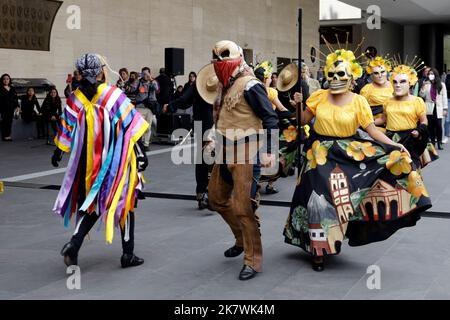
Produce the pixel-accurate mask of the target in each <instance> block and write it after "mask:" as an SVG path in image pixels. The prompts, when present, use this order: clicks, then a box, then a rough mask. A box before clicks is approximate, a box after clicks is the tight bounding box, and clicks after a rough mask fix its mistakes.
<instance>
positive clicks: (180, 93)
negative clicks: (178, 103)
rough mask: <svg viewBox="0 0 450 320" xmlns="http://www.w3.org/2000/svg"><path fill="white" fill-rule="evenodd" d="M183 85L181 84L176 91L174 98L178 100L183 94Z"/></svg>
mask: <svg viewBox="0 0 450 320" xmlns="http://www.w3.org/2000/svg"><path fill="white" fill-rule="evenodd" d="M183 88H184V87H183V86H182V85H179V86H178V88H177V90H176V91H175V94H174V95H173V100H177V99H179V98H181V97H182V96H183Z"/></svg>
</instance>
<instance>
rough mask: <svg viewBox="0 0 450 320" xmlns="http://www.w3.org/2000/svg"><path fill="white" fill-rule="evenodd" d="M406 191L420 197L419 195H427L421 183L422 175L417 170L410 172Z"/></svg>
mask: <svg viewBox="0 0 450 320" xmlns="http://www.w3.org/2000/svg"><path fill="white" fill-rule="evenodd" d="M408 192H409V193H411V194H412V195H413V196H414V197H416V198H420V197H421V196H425V197H428V196H429V195H428V192H427V189H426V188H425V185H424V184H423V180H422V177H421V176H420V174H418V173H417V171H413V172H411V173H410V174H409V176H408Z"/></svg>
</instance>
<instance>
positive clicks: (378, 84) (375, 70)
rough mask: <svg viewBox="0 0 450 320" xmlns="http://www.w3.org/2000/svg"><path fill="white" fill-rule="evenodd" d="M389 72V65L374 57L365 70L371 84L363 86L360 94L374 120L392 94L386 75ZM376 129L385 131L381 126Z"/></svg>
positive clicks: (381, 112) (377, 117)
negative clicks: (370, 110)
mask: <svg viewBox="0 0 450 320" xmlns="http://www.w3.org/2000/svg"><path fill="white" fill-rule="evenodd" d="M391 70H392V67H391V64H390V63H389V62H388V61H387V60H385V59H383V58H382V57H376V58H375V59H372V60H370V61H369V64H368V66H367V68H366V72H367V74H369V75H370V77H371V79H372V83H369V84H367V85H366V86H364V88H362V90H361V93H360V94H361V95H362V96H363V97H364V98H366V99H367V102H369V105H370V108H371V109H372V114H373V116H374V118H375V120H376V119H379V118H381V117H382V115H383V104H384V102H385V101H387V100H388V99H390V98H391V97H392V95H393V93H394V89H393V87H392V84H391V83H390V82H389V81H388V73H389V72H391ZM378 128H379V129H380V130H381V131H383V132H385V131H386V130H385V129H384V128H383V127H382V126H379V127H378Z"/></svg>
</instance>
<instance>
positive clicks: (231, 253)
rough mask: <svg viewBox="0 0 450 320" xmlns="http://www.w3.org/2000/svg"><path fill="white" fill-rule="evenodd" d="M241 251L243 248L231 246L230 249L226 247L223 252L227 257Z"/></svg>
mask: <svg viewBox="0 0 450 320" xmlns="http://www.w3.org/2000/svg"><path fill="white" fill-rule="evenodd" d="M242 252H244V248H241V247H238V246H234V247H231V248H230V249H228V250H227V251H225V252H224V253H223V254H224V255H225V257H227V258H235V257H237V256H240V255H241V254H242Z"/></svg>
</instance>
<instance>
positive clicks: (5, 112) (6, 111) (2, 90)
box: [0, 74, 20, 142]
mask: <svg viewBox="0 0 450 320" xmlns="http://www.w3.org/2000/svg"><path fill="white" fill-rule="evenodd" d="M19 109H20V107H19V100H18V98H17V93H16V90H15V89H14V87H13V86H12V84H11V77H10V76H9V74H4V75H2V77H1V87H0V115H1V117H2V139H3V141H8V142H11V141H12V137H11V130H12V122H13V118H14V114H15V113H17V112H18V111H19Z"/></svg>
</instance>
